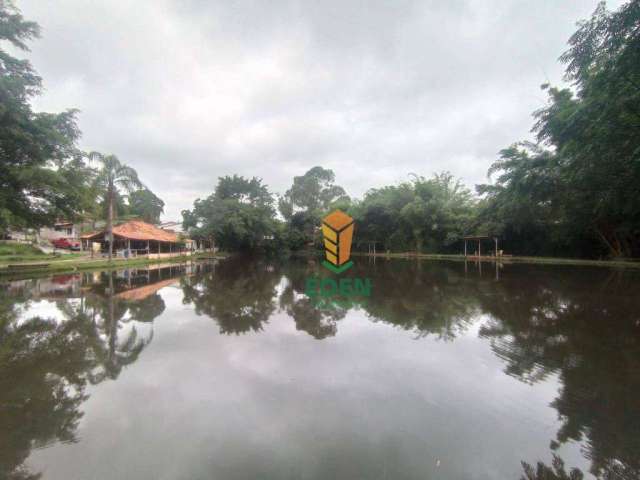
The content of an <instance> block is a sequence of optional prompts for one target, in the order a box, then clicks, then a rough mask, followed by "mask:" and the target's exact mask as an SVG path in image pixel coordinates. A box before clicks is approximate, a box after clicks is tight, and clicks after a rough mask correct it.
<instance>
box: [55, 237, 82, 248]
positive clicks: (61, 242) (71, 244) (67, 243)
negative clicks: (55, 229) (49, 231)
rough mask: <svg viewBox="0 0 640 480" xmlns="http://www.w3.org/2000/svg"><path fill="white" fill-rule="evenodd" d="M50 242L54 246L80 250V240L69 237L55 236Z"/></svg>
mask: <svg viewBox="0 0 640 480" xmlns="http://www.w3.org/2000/svg"><path fill="white" fill-rule="evenodd" d="M51 243H52V244H53V246H54V247H55V248H64V249H68V250H80V242H79V241H78V240H73V239H71V238H56V239H55V240H52V241H51Z"/></svg>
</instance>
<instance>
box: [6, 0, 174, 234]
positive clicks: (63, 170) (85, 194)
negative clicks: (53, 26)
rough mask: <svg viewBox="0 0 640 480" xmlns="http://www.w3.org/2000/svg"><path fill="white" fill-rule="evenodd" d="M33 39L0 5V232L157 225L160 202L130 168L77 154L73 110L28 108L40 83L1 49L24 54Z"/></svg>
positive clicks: (33, 32)
mask: <svg viewBox="0 0 640 480" xmlns="http://www.w3.org/2000/svg"><path fill="white" fill-rule="evenodd" d="M39 35H40V28H39V26H38V25H37V24H36V23H35V22H31V21H27V20H25V19H24V18H23V17H22V15H21V14H20V12H19V11H18V10H17V9H16V8H15V7H14V6H13V4H12V2H10V1H5V0H0V234H1V233H5V232H6V231H7V230H9V229H22V228H39V227H42V226H46V225H51V224H52V223H54V222H55V220H56V219H59V218H64V219H68V220H76V219H84V220H86V219H89V220H96V219H102V218H105V219H106V220H107V221H108V223H111V222H112V220H113V217H114V216H117V215H118V213H120V215H130V216H137V217H142V218H144V219H145V220H147V221H155V222H157V221H159V217H160V215H161V214H162V211H163V209H164V202H163V201H162V200H160V199H159V198H158V197H157V196H156V195H154V194H153V193H152V192H151V191H150V190H149V189H147V188H146V187H145V186H144V185H143V184H142V182H140V180H139V179H138V175H137V173H136V172H135V170H133V169H132V168H131V167H128V166H126V165H123V164H121V163H120V162H119V160H118V159H117V158H116V157H115V156H113V155H102V154H99V153H97V152H93V153H91V154H86V153H84V152H82V151H81V150H80V149H79V148H78V146H77V141H78V139H79V138H80V129H79V128H78V125H77V122H76V116H77V113H78V112H77V110H75V109H69V110H66V111H64V112H62V113H44V112H34V111H33V110H32V108H31V104H30V102H31V100H32V99H33V98H34V97H35V96H37V95H38V94H39V93H40V92H41V90H42V79H41V78H40V77H39V76H38V74H37V72H36V71H35V70H34V69H33V67H32V66H31V64H30V63H29V61H28V60H21V59H18V58H15V57H14V56H12V55H10V54H9V53H8V52H7V50H6V49H5V48H4V46H5V44H10V45H11V46H12V47H13V48H14V50H22V51H28V46H27V42H28V41H29V40H32V39H34V38H37V37H39ZM125 195H126V196H125ZM109 212H111V214H110V213H109Z"/></svg>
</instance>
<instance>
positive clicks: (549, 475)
mask: <svg viewBox="0 0 640 480" xmlns="http://www.w3.org/2000/svg"><path fill="white" fill-rule="evenodd" d="M522 469H523V470H524V475H523V476H522V477H520V480H582V479H583V478H584V474H583V473H582V472H581V471H580V469H578V468H572V469H571V470H569V472H568V473H567V471H566V469H565V467H564V461H563V460H562V459H561V458H560V457H559V456H557V455H555V454H554V455H553V461H552V462H551V466H549V465H546V464H545V463H543V462H538V463H537V464H536V466H535V468H534V467H533V466H532V465H530V464H528V463H527V462H522Z"/></svg>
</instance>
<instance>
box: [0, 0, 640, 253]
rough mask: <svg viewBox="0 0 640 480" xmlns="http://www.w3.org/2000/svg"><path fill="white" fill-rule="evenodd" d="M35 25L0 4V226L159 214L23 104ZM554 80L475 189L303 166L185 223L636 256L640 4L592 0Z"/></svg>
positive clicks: (298, 239) (30, 85) (231, 239)
mask: <svg viewBox="0 0 640 480" xmlns="http://www.w3.org/2000/svg"><path fill="white" fill-rule="evenodd" d="M39 33H40V30H39V27H38V25H37V24H36V23H34V22H31V21H27V20H25V19H24V18H23V17H22V15H21V14H20V12H19V11H18V10H17V9H15V7H14V6H13V5H12V3H11V2H9V1H0V173H1V175H0V234H3V233H5V232H6V231H8V230H10V229H16V228H39V227H41V226H45V225H50V224H52V223H53V222H54V221H55V220H56V219H58V218H65V219H79V218H82V219H94V220H95V219H106V220H107V225H108V226H111V225H112V224H113V219H114V218H116V217H120V218H123V217H127V216H137V217H141V218H143V219H145V220H147V221H151V222H158V221H159V217H160V215H161V214H162V212H163V209H164V202H163V201H162V200H161V199H160V198H158V197H157V196H156V195H155V194H154V193H153V192H151V191H150V190H149V189H148V188H146V187H145V186H144V184H143V183H142V182H141V181H140V179H139V178H138V175H137V173H136V172H135V170H134V169H132V168H131V167H129V166H127V165H126V164H123V163H121V162H120V160H119V159H118V158H117V157H115V156H114V155H103V154H100V153H96V152H94V153H91V154H86V153H84V152H82V151H81V150H80V149H79V148H78V146H77V142H78V139H79V137H80V130H79V128H78V125H77V122H76V115H77V111H76V110H74V109H69V110H67V111H64V112H62V113H43V112H34V111H33V109H32V107H31V103H30V102H31V100H32V99H33V98H34V97H35V96H36V95H38V94H39V93H40V91H41V89H42V80H41V78H40V77H39V76H38V74H37V73H36V72H35V70H34V69H33V67H32V66H31V64H30V63H29V62H28V61H27V60H23V59H18V58H15V57H14V56H12V55H11V54H10V53H8V51H7V50H6V49H5V48H4V45H5V44H9V45H11V46H12V47H13V49H14V50H23V51H24V50H28V46H27V42H28V41H30V40H32V39H34V38H37V37H38V36H39ZM560 61H561V62H563V63H564V64H565V65H566V80H567V81H568V82H569V83H570V86H569V87H567V88H557V87H552V86H550V85H543V89H544V90H545V91H546V92H547V93H548V102H547V104H546V105H545V106H543V107H542V108H541V109H539V110H538V111H536V112H535V113H534V118H535V123H534V125H533V129H532V130H533V132H534V133H535V135H536V138H535V140H536V141H535V143H533V142H527V141H521V142H516V143H514V144H513V145H511V146H509V147H507V148H505V149H503V150H502V151H501V152H500V153H499V157H498V159H497V160H496V161H495V162H494V164H493V165H492V166H491V168H490V169H489V172H488V173H489V174H490V175H491V177H492V179H493V181H492V182H491V183H487V184H482V185H477V186H476V191H475V193H472V192H471V191H470V190H469V189H468V188H466V187H465V186H464V185H462V184H461V182H460V181H459V180H457V179H455V178H454V177H453V176H452V175H451V174H449V173H448V172H442V173H438V174H436V175H434V176H432V177H431V178H426V177H423V176H420V175H410V176H409V177H408V180H407V181H406V182H403V183H400V184H398V185H388V186H384V187H381V188H375V189H372V190H370V191H368V192H367V193H366V194H365V195H364V197H363V198H362V199H353V198H350V197H349V196H348V195H347V193H346V191H345V190H344V189H343V188H342V187H340V186H339V185H337V184H336V183H335V176H334V173H333V172H332V171H331V170H328V169H324V168H322V167H314V168H312V169H310V170H309V171H308V172H306V173H305V174H304V175H301V176H297V177H295V178H294V179H293V182H292V185H291V187H290V188H289V189H288V190H287V191H286V192H285V193H284V194H283V195H281V196H278V197H276V196H274V195H273V194H272V193H271V192H270V191H269V189H268V187H267V186H266V185H265V184H264V183H263V181H262V180H261V179H260V178H255V177H254V178H251V179H247V178H243V177H239V176H227V177H223V178H221V179H220V180H219V184H218V185H217V187H216V189H215V192H214V193H212V194H211V195H210V196H209V197H207V198H206V199H204V200H201V199H198V200H196V202H195V203H194V206H193V209H191V210H185V211H184V212H183V220H184V226H185V228H186V229H187V230H188V231H189V233H191V234H192V235H194V236H195V237H209V238H212V239H215V241H216V242H217V244H218V245H219V246H220V247H222V248H225V249H228V250H251V251H255V250H278V251H282V250H283V249H286V250H292V251H300V250H309V249H312V248H314V246H315V247H317V248H319V247H320V246H321V242H320V238H319V232H318V228H317V227H318V225H319V222H320V219H321V218H322V216H323V215H325V214H326V213H328V212H329V211H331V210H332V209H335V208H341V209H343V210H345V211H346V212H347V213H349V214H350V215H351V216H353V217H354V218H355V219H356V221H357V224H356V225H357V232H358V233H357V235H356V242H357V243H356V245H355V248H356V249H361V250H365V249H366V245H368V244H369V243H370V242H376V244H377V249H378V251H380V250H382V251H416V252H427V253H450V252H459V251H460V249H461V237H462V236H463V235H465V234H468V235H474V234H475V235H492V236H498V237H500V238H501V242H502V248H503V249H504V250H505V251H506V252H507V253H511V254H520V255H522V254H526V255H562V256H581V257H591V258H604V257H612V258H613V257H615V258H622V257H637V256H639V255H640V194H639V193H638V192H639V191H640V189H639V188H638V185H640V135H638V129H639V128H640V110H639V107H638V105H640V1H639V0H632V1H629V2H628V3H626V4H624V5H623V6H621V7H620V8H619V9H618V10H617V11H614V12H609V11H607V10H606V8H605V6H604V4H601V5H599V6H598V8H597V9H596V11H595V12H594V14H593V15H592V16H591V18H589V19H588V20H585V21H583V22H580V23H579V24H578V28H577V30H576V32H575V33H574V34H573V35H572V36H571V38H570V39H569V49H568V50H567V51H566V52H565V53H564V54H563V55H562V56H561V57H560Z"/></svg>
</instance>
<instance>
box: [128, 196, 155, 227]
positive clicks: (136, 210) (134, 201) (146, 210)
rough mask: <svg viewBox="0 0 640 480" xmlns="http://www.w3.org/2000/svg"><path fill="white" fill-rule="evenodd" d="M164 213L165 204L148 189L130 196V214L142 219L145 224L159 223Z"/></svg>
mask: <svg viewBox="0 0 640 480" xmlns="http://www.w3.org/2000/svg"><path fill="white" fill-rule="evenodd" d="M163 213H164V202H163V201H162V200H161V199H160V198H158V197H157V196H156V195H155V194H154V193H153V192H152V191H151V190H149V189H148V188H144V189H141V190H135V191H133V192H131V193H130V194H129V214H131V215H137V216H139V217H142V219H143V220H144V221H145V222H149V223H159V222H160V215H162V214H163Z"/></svg>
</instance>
